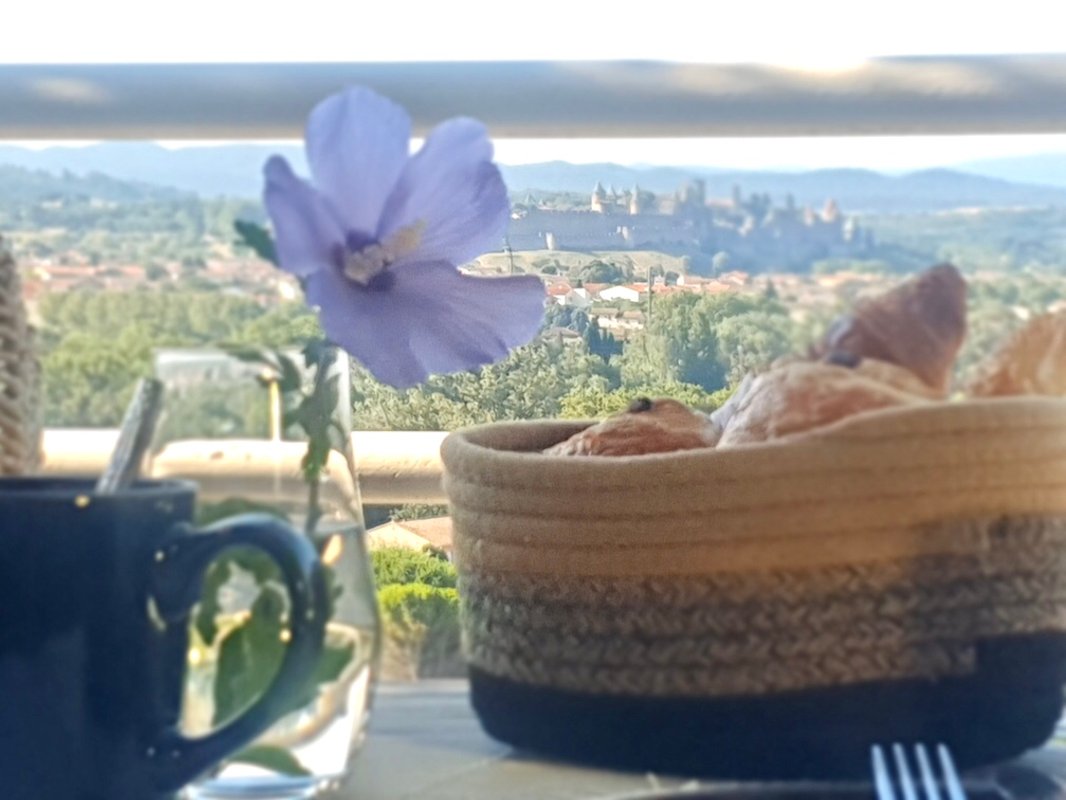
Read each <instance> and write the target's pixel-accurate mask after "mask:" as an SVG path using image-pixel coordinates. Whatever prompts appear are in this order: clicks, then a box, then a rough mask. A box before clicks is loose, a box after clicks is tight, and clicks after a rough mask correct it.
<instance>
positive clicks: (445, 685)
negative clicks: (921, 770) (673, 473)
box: [331, 680, 1066, 800]
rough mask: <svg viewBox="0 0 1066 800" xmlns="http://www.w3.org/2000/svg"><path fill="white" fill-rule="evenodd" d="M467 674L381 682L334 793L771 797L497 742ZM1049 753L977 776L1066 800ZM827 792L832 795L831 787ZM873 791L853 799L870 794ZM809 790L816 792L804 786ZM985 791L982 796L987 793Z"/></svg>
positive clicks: (1057, 756)
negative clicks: (674, 792) (553, 757)
mask: <svg viewBox="0 0 1066 800" xmlns="http://www.w3.org/2000/svg"><path fill="white" fill-rule="evenodd" d="M467 692H468V687H467V683H466V681H462V680H430V681H419V682H417V683H410V684H401V683H390V684H383V685H382V686H380V687H379V688H378V691H377V695H376V698H375V701H374V710H373V715H372V718H371V723H370V730H369V733H368V736H367V741H366V744H365V746H364V747H363V749H362V751H361V753H360V754H359V755H358V757H357V758H356V760H355V763H354V768H353V773H352V776H351V778H350V779H349V780H348V781H347V783H346V785H345V786H344V787H343V788H342V789H341V790H339V791H338V792H337V793H335V794H333V795H331V800H415V798H418V799H419V800H608V799H609V798H613V799H615V800H620V798H631V797H635V796H640V795H642V794H646V795H647V796H648V797H653V796H654V795H655V794H656V793H657V792H656V790H671V789H685V790H687V791H691V792H692V796H693V798H694V800H695V798H696V797H697V796H707V795H712V794H713V795H715V796H720V797H722V798H729V797H748V798H754V797H760V796H770V795H773V796H774V797H777V798H781V797H787V796H788V795H789V794H799V793H798V792H795V791H791V790H789V791H783V790H782V789H781V788H780V787H777V788H776V789H775V790H773V791H769V790H766V791H760V788H759V787H753V786H752V785H750V784H749V785H745V786H737V785H735V784H734V785H714V784H708V783H697V782H696V781H686V780H683V779H677V778H670V777H663V776H656V775H647V774H644V775H641V774H624V773H617V772H610V771H605V770H600V769H591V768H584V767H580V766H574V765H571V764H561V763H558V762H554V761H550V760H546V759H543V758H539V757H537V756H535V755H532V754H529V753H524V752H518V751H515V750H514V749H512V748H511V747H509V746H507V745H505V744H501V743H499V742H496V741H494V740H493V739H490V738H489V737H488V736H487V735H486V734H485V733H484V732H482V730H481V727H480V726H479V724H478V721H477V719H476V717H475V716H474V713H473V710H472V709H471V707H470V702H469V697H468V693H467ZM1058 742H1059V740H1053V742H1052V743H1051V744H1049V745H1048V746H1047V747H1045V748H1044V749H1043V750H1041V751H1039V752H1036V753H1032V754H1030V755H1028V756H1026V757H1025V758H1023V759H1020V760H1019V761H1018V762H1015V763H1013V764H1011V765H1008V766H1006V767H1003V768H999V769H998V770H996V771H995V774H994V775H993V774H992V771H988V772H987V774H982V775H977V776H973V777H974V779H975V780H977V781H978V783H980V784H981V785H985V784H986V783H987V782H988V781H990V780H993V779H994V780H995V781H997V782H998V784H999V786H1001V787H1005V788H1006V790H1005V791H1004V792H1003V795H1004V796H1005V797H1010V798H1017V799H1018V800H1021V798H1025V800H1050V799H1051V798H1064V799H1066V789H1064V787H1066V746H1062V745H1061V744H1059V743H1058ZM822 794H824V792H822ZM864 794H866V792H865V791H861V792H858V793H856V792H849V793H847V795H844V794H838V795H837V796H838V797H844V796H850V795H854V796H863V795H864ZM803 796H805V797H811V796H813V793H803ZM982 796H983V793H982Z"/></svg>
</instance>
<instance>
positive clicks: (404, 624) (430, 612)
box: [378, 583, 465, 679]
mask: <svg viewBox="0 0 1066 800" xmlns="http://www.w3.org/2000/svg"><path fill="white" fill-rule="evenodd" d="M378 600H379V602H380V603H381V617H382V624H383V626H384V634H385V654H384V655H385V664H384V671H385V673H386V674H388V673H390V672H392V673H393V674H394V676H395V677H399V675H396V674H395V673H401V674H403V673H406V675H405V677H408V678H410V679H415V678H425V677H457V676H462V675H464V674H465V669H464V666H463V660H462V656H461V654H460V650H459V595H458V592H456V590H455V589H454V588H450V587H447V588H440V587H435V586H426V585H425V584H420V583H406V584H397V583H394V584H390V585H388V586H383V587H381V588H380V589H379V591H378Z"/></svg>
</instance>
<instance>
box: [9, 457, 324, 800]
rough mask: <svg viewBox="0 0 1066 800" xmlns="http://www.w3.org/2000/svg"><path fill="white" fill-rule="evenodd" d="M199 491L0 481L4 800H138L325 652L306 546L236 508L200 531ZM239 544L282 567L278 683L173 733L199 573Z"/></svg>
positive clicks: (185, 769)
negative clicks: (189, 733) (217, 718)
mask: <svg viewBox="0 0 1066 800" xmlns="http://www.w3.org/2000/svg"><path fill="white" fill-rule="evenodd" d="M194 506H195V487H194V486H193V485H192V484H189V483H185V482H179V481H164V482H144V483H140V484H137V485H136V486H134V487H133V488H131V489H128V490H125V491H122V492H119V493H117V494H114V495H97V494H94V492H93V486H92V484H91V483H90V482H88V481H81V480H68V479H53V478H7V479H0V795H2V796H3V797H6V798H15V799H16V800H24V799H25V800H31V798H32V800H142V799H147V798H151V799H152V800H159V799H160V798H167V797H172V796H173V795H174V793H175V792H176V791H177V790H178V789H180V788H181V787H182V786H183V785H185V784H186V783H188V782H190V781H191V780H193V779H194V778H196V777H197V776H198V775H200V774H202V773H204V772H205V771H206V770H208V769H210V768H211V767H212V766H214V765H215V764H217V763H218V762H220V761H221V760H223V759H224V758H225V757H226V756H228V755H230V754H232V753H234V752H235V751H237V750H239V749H240V748H242V747H243V746H244V745H245V744H247V743H248V742H250V741H251V740H252V739H253V738H255V736H256V735H258V734H259V733H261V732H262V731H263V730H264V729H265V728H267V727H268V726H269V725H270V724H271V723H272V722H273V721H274V720H276V719H277V718H278V717H280V716H281V715H283V714H284V713H285V712H286V711H287V710H288V709H290V708H291V705H290V704H289V701H290V699H291V697H292V696H293V695H294V694H296V693H298V692H300V691H301V690H302V689H303V687H304V686H305V685H306V682H307V681H308V680H310V678H311V676H312V673H313V671H314V667H315V664H316V662H317V660H318V656H319V654H320V651H321V648H322V639H323V634H324V629H325V622H326V619H327V616H328V607H329V606H328V592H327V587H326V583H325V580H324V575H323V570H322V565H321V563H320V562H319V560H318V556H317V555H316V553H315V551H314V548H313V547H312V545H311V544H310V543H309V542H308V541H307V540H306V539H305V538H304V537H302V536H299V535H297V534H296V533H295V532H294V531H293V530H292V528H290V527H289V526H288V525H286V524H285V523H283V522H281V521H279V520H277V519H275V518H273V517H269V516H265V515H252V514H249V515H243V516H238V517H232V518H230V519H227V520H223V521H221V522H218V523H215V524H214V525H211V526H210V527H208V528H204V529H202V530H197V529H196V528H194V527H193V526H192V524H191V523H190V520H191V519H192V516H193V509H194ZM235 546H245V547H253V548H259V549H261V550H263V551H264V552H266V553H267V554H268V555H269V556H270V557H271V558H272V559H273V560H274V561H275V562H276V563H277V565H278V567H279V569H280V573H281V576H282V578H283V580H284V582H285V585H286V587H287V589H288V594H289V612H290V613H289V634H290V638H289V640H288V642H289V643H288V646H287V648H286V654H285V657H284V659H283V662H282V664H281V666H280V668H279V670H278V672H277V674H276V676H275V678H274V681H273V683H272V684H271V686H270V687H269V688H268V689H267V690H266V691H265V692H264V693H263V695H262V696H261V697H260V698H259V699H258V700H257V701H256V702H254V703H253V704H252V705H251V706H250V707H249V708H247V709H246V710H245V711H244V712H243V713H242V714H240V715H239V716H238V717H237V718H236V719H234V720H232V721H231V722H229V723H228V724H226V725H224V726H223V727H222V728H220V729H218V730H216V731H213V732H212V733H210V734H208V735H206V736H203V737H200V738H186V737H185V736H183V735H182V734H181V732H180V730H179V728H178V721H179V717H180V714H181V698H182V693H183V688H184V686H183V684H184V669H185V663H186V652H187V649H188V645H189V642H188V615H189V612H190V610H191V609H192V607H193V605H194V604H195V603H196V602H197V601H198V600H199V599H200V589H201V584H202V577H203V573H204V570H205V569H206V568H207V566H208V565H209V564H210V563H211V561H213V560H214V559H215V558H216V557H217V556H218V555H219V554H220V553H221V552H222V551H224V550H226V549H227V548H230V547H235Z"/></svg>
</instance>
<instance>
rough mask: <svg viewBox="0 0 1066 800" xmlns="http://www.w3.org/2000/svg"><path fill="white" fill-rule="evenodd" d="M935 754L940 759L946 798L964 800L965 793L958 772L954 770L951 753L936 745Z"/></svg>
mask: <svg viewBox="0 0 1066 800" xmlns="http://www.w3.org/2000/svg"><path fill="white" fill-rule="evenodd" d="M936 754H937V756H938V757H939V759H940V769H941V771H943V773H944V786H945V787H947V790H948V797H949V798H950V799H951V800H966V792H965V791H963V788H962V781H961V780H959V771H958V770H957V769H955V761H954V760H953V759H952V758H951V751H950V750H948V748H947V747H946V746H945V745H943V744H938V745H937V746H936Z"/></svg>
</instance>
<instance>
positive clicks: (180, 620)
mask: <svg viewBox="0 0 1066 800" xmlns="http://www.w3.org/2000/svg"><path fill="white" fill-rule="evenodd" d="M238 546H248V547H254V548H258V549H260V550H262V551H263V552H265V553H266V554H267V555H268V556H270V557H271V558H272V559H273V560H274V562H275V563H276V564H277V565H278V567H279V568H280V569H281V577H282V579H283V580H284V582H285V586H286V588H287V589H288V593H289V604H290V623H289V624H290V628H291V630H290V634H291V638H290V639H289V641H288V643H287V645H286V647H285V655H284V657H283V658H282V661H281V666H280V667H279V668H278V671H277V674H276V675H275V676H274V680H273V682H272V683H271V684H270V686H268V687H267V689H266V691H264V692H263V695H262V696H261V697H260V698H259V699H258V700H257V701H256V702H254V703H253V704H252V705H251V706H249V707H248V708H247V709H245V711H244V713H242V714H241V715H240V716H238V717H237V718H236V719H234V720H231V721H230V722H228V723H227V724H226V725H223V726H222V727H221V728H219V729H218V730H216V731H212V732H211V733H209V734H207V735H206V736H202V737H198V738H192V739H190V738H188V737H186V736H183V735H182V734H181V733H180V732H179V731H178V730H177V728H176V727H168V728H166V729H164V730H163V732H162V734H161V735H160V736H159V737H158V738H157V740H156V742H155V744H154V745H153V746H152V747H151V748H150V749H149V751H148V757H149V759H150V761H152V762H153V774H154V781H155V784H156V788H157V789H158V790H159V791H161V792H172V791H176V790H178V789H180V788H181V787H182V786H184V785H185V784H187V783H188V782H189V781H191V780H193V779H194V778H196V777H197V776H198V775H200V774H201V773H203V772H205V771H206V770H207V769H209V768H210V767H212V766H214V765H215V764H217V763H218V762H220V761H222V760H223V759H224V758H226V757H227V756H229V755H231V754H232V753H234V752H235V751H237V750H239V749H240V748H241V747H243V746H244V745H245V744H247V743H248V742H250V741H251V740H252V739H254V738H255V737H256V736H257V735H258V734H260V733H262V732H263V731H264V730H266V728H268V727H269V726H270V725H271V724H272V723H273V722H274V721H275V720H276V719H277V718H278V717H280V716H282V715H283V714H284V713H285V712H286V711H287V710H289V709H288V708H287V706H286V703H287V702H288V701H289V700H290V699H291V697H292V695H293V694H294V693H295V692H298V691H300V690H301V688H302V687H303V686H304V684H305V683H306V681H307V680H308V679H310V677H311V675H312V674H313V672H314V669H315V666H316V664H317V663H318V658H319V655H320V654H321V652H322V642H323V639H324V636H325V629H326V621H327V620H326V618H327V616H328V615H329V594H328V590H327V587H326V580H325V575H324V571H323V568H322V563H321V562H320V561H319V559H318V554H317V553H316V552H315V549H314V547H313V546H312V545H311V543H310V542H309V541H308V540H307V538H306V537H304V536H301V535H299V534H298V533H296V531H295V530H294V529H293V528H292V527H291V526H290V525H288V524H286V523H285V522H283V521H281V520H280V519H278V518H277V517H272V516H270V515H268V514H241V515H238V516H234V517H230V518H228V519H224V520H221V521H220V522H216V523H214V524H213V525H210V526H209V527H207V528H204V529H202V530H197V529H196V528H194V527H193V526H192V525H190V524H188V523H179V524H177V525H175V526H174V528H173V529H172V531H171V534H170V536H168V537H167V538H166V539H165V540H164V541H163V543H162V544H161V545H160V546H159V547H158V548H157V549H156V551H155V564H154V565H153V570H152V576H151V582H150V585H149V593H150V597H151V598H152V599H153V600H154V601H155V606H156V609H157V611H158V613H159V616H160V617H161V618H162V619H163V620H164V621H165V622H166V623H167V624H172V623H173V624H184V623H185V621H186V620H187V619H188V616H189V611H190V609H191V608H192V606H193V605H194V604H195V603H196V602H197V601H198V600H199V599H200V594H201V589H202V583H203V573H204V571H205V570H206V569H207V567H208V565H209V564H210V563H211V562H212V561H213V560H214V559H215V558H216V557H217V556H218V555H219V554H220V553H221V552H223V551H224V550H227V549H229V548H231V547H238Z"/></svg>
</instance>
